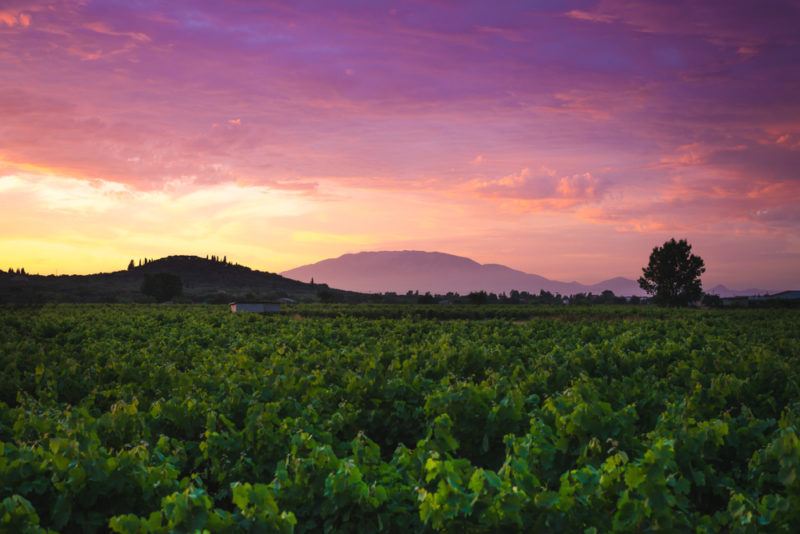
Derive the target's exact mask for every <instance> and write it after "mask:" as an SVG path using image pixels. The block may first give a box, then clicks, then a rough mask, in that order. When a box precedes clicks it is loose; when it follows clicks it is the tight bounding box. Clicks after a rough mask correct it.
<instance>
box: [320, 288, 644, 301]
mask: <svg viewBox="0 0 800 534" xmlns="http://www.w3.org/2000/svg"><path fill="white" fill-rule="evenodd" d="M317 285H320V286H324V285H321V284H317ZM317 297H318V298H319V300H320V301H321V302H345V301H346V300H352V299H347V297H346V296H344V295H341V294H337V293H335V292H333V291H331V290H330V289H328V288H327V286H324V287H323V289H320V290H319V291H317ZM367 300H368V302H373V303H383V304H441V305H449V304H478V305H480V304H550V305H565V304H641V303H643V302H645V301H646V299H642V298H640V297H636V296H634V297H622V296H617V295H615V294H614V292H613V291H610V290H606V291H603V292H602V293H600V294H597V295H596V294H593V293H578V294H576V295H569V296H567V295H561V294H560V293H551V292H550V291H545V290H540V291H539V293H530V292H528V291H517V290H512V291H510V292H508V293H505V292H502V293H491V292H487V291H473V292H471V293H467V294H466V295H462V294H460V293H455V292H448V293H444V294H438V293H437V294H433V293H430V292H426V293H420V292H419V291H408V292H406V293H405V294H403V293H396V292H392V291H387V292H385V293H375V294H371V295H369V297H368V299H367Z"/></svg>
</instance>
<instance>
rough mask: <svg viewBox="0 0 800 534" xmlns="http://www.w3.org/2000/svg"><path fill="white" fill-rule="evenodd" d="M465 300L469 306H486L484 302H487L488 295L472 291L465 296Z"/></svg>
mask: <svg viewBox="0 0 800 534" xmlns="http://www.w3.org/2000/svg"><path fill="white" fill-rule="evenodd" d="M467 299H468V300H469V302H470V303H471V304H486V301H488V300H489V295H488V294H487V293H486V291H473V292H472V293H470V294H469V295H467Z"/></svg>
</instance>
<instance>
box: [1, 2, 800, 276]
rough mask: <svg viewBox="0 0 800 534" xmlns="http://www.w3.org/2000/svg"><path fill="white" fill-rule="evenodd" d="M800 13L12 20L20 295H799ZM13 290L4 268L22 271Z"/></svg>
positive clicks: (576, 9) (12, 221)
mask: <svg viewBox="0 0 800 534" xmlns="http://www.w3.org/2000/svg"><path fill="white" fill-rule="evenodd" d="M798 27H800V2H797V1H794V0H791V1H790V0H763V1H757V0H751V1H741V0H718V1H716V0H715V1H705V0H704V1H700V0H675V1H672V2H660V1H659V2H657V1H643V0H600V1H596V0H591V1H588V0H587V1H576V2H564V1H548V0H542V1H536V2H531V1H513V0H507V1H503V2H497V1H480V2H479V1H468V0H430V1H415V2H399V1H393V2H381V1H367V0H350V1H336V2H333V1H309V0H298V1H292V2H288V1H287V2H270V1H261V0H259V1H243V0H239V1H229V2H224V3H223V2H203V1H179V0H170V1H163V2H157V1H148V0H137V1H130V0H125V1H119V2H117V1H110V0H109V1H70V0H68V1H49V0H41V1H39V0H36V1H30V2H25V1H17V0H0V268H3V269H6V268H9V267H24V268H25V269H26V271H28V272H38V273H57V274H64V273H90V272H98V271H111V270H118V269H122V268H124V267H125V266H126V265H127V263H128V261H129V260H130V259H131V258H140V257H150V258H158V257H161V256H166V255H169V254H197V255H201V256H204V255H206V254H217V255H220V256H222V255H226V256H227V257H228V258H229V259H230V260H233V261H237V262H239V263H242V264H244V265H248V266H251V267H254V268H259V269H264V270H269V271H275V272H279V271H283V270H286V269H290V268H293V267H297V266H299V265H302V264H306V263H311V262H315V261H318V260H321V259H324V258H328V257H334V256H338V255H341V254H344V253H347V252H357V251H362V250H404V249H413V250H429V251H441V252H448V253H452V254H458V255H463V256H468V257H470V258H473V259H475V260H476V261H479V262H482V263H502V264H505V265H508V266H510V267H513V268H516V269H520V270H523V271H527V272H531V273H536V274H539V275H542V276H547V277H549V278H553V279H558V280H565V281H571V280H578V281H581V282H584V283H594V282H597V281H600V280H603V279H606V278H609V277H612V276H626V277H632V278H635V277H637V276H638V275H639V274H641V267H642V266H643V265H644V264H645V263H646V262H647V257H648V255H649V253H650V251H651V249H652V248H653V247H654V246H656V245H659V244H661V243H663V242H664V241H665V240H667V239H669V238H671V237H673V236H674V237H676V238H686V239H688V240H689V242H690V243H691V244H692V245H693V247H694V252H695V253H697V254H699V255H700V256H702V257H703V258H704V259H705V261H706V265H707V272H706V274H705V276H704V283H705V285H706V286H709V285H714V284H717V283H724V284H726V285H728V286H729V287H734V288H746V287H758V288H764V289H770V290H779V289H789V288H794V289H797V288H800V62H798V58H800V31H798V30H797V28H798ZM3 263H5V264H7V265H2V264H3Z"/></svg>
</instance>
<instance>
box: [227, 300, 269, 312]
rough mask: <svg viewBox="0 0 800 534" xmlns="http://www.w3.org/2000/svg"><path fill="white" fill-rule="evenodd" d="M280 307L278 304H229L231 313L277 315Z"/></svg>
mask: <svg viewBox="0 0 800 534" xmlns="http://www.w3.org/2000/svg"><path fill="white" fill-rule="evenodd" d="M279 311H281V305H280V303H278V302H231V312H233V313H278V312H279Z"/></svg>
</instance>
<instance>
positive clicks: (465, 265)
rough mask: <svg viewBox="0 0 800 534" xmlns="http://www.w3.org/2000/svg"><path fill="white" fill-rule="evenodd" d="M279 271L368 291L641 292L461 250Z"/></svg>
mask: <svg viewBox="0 0 800 534" xmlns="http://www.w3.org/2000/svg"><path fill="white" fill-rule="evenodd" d="M281 274H282V275H283V276H286V277H287V278H293V279H295V280H304V281H310V280H311V279H312V278H313V279H314V280H315V281H317V282H325V283H327V284H330V285H332V286H335V287H342V288H347V289H349V290H351V291H361V292H371V293H381V292H386V291H394V292H397V293H405V292H406V291H408V290H414V291H419V292H421V293H424V292H427V291H430V292H431V293H438V294H444V293H448V292H451V291H452V292H456V293H461V294H466V293H469V292H471V291H479V290H484V291H488V292H491V293H503V292H505V293H508V292H510V291H511V290H513V289H516V290H518V291H528V292H531V293H534V292H535V293H538V292H539V291H540V290H542V289H543V290H545V291H550V292H551V293H561V294H562V295H573V294H575V293H588V292H592V293H595V294H598V293H601V292H602V291H603V290H605V289H610V290H611V291H613V292H614V294H616V295H625V296H628V295H643V294H644V293H643V292H642V290H641V289H640V288H639V285H638V284H637V283H636V281H634V280H629V279H627V278H611V279H609V280H605V281H603V282H600V283H597V284H592V285H586V284H580V283H578V282H560V281H557V280H549V279H547V278H545V277H543V276H539V275H536V274H529V273H525V272H522V271H517V270H516V269H511V268H510V267H506V266H505V265H498V264H485V265H482V264H480V263H478V262H476V261H473V260H471V259H469V258H464V257H461V256H454V255H452V254H445V253H442V252H421V251H416V250H403V251H384V252H359V253H356V254H345V255H343V256H340V257H338V258H331V259H327V260H323V261H320V262H317V263H313V264H311V265H304V266H302V267H297V268H295V269H290V270H288V271H284V272H283V273H281Z"/></svg>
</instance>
